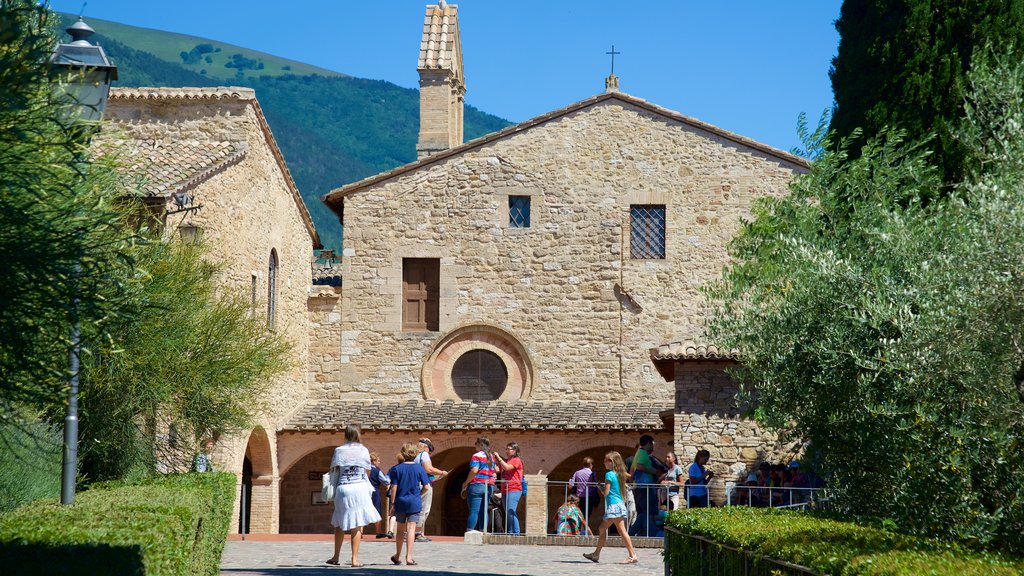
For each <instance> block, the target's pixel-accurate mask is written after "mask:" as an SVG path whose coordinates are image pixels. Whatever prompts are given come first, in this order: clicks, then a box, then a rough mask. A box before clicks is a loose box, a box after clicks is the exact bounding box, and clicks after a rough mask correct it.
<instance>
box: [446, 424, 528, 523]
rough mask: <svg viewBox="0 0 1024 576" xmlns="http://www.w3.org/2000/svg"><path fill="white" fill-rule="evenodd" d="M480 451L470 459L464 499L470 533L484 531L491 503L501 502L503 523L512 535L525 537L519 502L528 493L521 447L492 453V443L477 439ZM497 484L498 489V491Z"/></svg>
mask: <svg viewBox="0 0 1024 576" xmlns="http://www.w3.org/2000/svg"><path fill="white" fill-rule="evenodd" d="M475 447H476V450H477V451H476V452H475V453H474V454H473V456H472V457H471V458H470V460H469V475H467V476H466V481H465V482H463V483H462V492H461V494H462V497H463V498H465V499H466V501H467V503H468V505H469V517H468V518H467V520H466V530H467V531H468V530H483V528H484V526H485V525H486V523H487V516H488V514H487V511H488V508H489V506H490V503H491V502H492V501H494V500H497V504H498V506H497V507H496V508H497V510H498V512H499V514H500V516H499V517H498V518H499V520H500V521H502V522H503V523H504V526H505V527H506V528H507V530H506V531H507V532H508V533H509V534H521V533H522V527H521V526H520V524H519V512H518V509H519V501H520V499H522V496H523V494H524V493H525V492H526V482H525V480H524V478H523V459H522V451H521V450H520V448H519V444H517V443H515V442H509V443H508V444H506V445H505V454H504V455H502V454H499V453H498V452H497V451H491V441H490V440H488V439H487V438H486V437H484V436H481V437H479V438H477V439H476V443H475ZM495 485H497V486H498V489H497V490H495Z"/></svg>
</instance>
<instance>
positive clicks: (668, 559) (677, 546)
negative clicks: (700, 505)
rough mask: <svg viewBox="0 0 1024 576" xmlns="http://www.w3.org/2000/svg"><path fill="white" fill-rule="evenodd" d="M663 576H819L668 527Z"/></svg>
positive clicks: (806, 569)
mask: <svg viewBox="0 0 1024 576" xmlns="http://www.w3.org/2000/svg"><path fill="white" fill-rule="evenodd" d="M664 557H665V576H672V575H678V576H682V575H685V576H712V575H717V574H728V575H730V576H819V573H818V572H815V571H814V570H811V569H810V568H807V567H806V566H799V565H797V564H791V563H789V562H785V561H783V560H776V559H774V558H769V557H767V556H761V555H759V554H754V553H752V552H747V551H745V550H740V549H738V548H733V547H731V546H726V545H724V544H720V543H718V542H715V541H713V540H708V539H707V538H704V537H702V536H697V535H694V534H683V533H682V532H679V531H678V530H675V529H673V528H671V527H669V528H668V529H667V530H666V533H665V550H664Z"/></svg>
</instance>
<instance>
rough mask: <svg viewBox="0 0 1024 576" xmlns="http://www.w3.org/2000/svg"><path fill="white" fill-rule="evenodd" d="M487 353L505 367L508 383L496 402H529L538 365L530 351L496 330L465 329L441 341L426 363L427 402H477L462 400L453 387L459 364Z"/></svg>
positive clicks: (480, 326) (422, 376) (423, 378)
mask: <svg viewBox="0 0 1024 576" xmlns="http://www.w3.org/2000/svg"><path fill="white" fill-rule="evenodd" d="M473 350H485V351H487V352H490V353H492V354H494V355H495V356H497V357H498V358H499V359H500V360H501V361H502V363H503V364H504V365H505V371H506V373H507V375H508V379H507V381H506V384H505V389H504V391H503V392H502V393H501V396H499V397H498V398H496V399H495V401H505V402H515V401H517V400H526V399H528V398H529V397H530V395H531V394H532V393H533V381H534V365H533V361H532V360H531V359H530V356H529V353H528V352H527V350H526V348H525V347H524V346H523V345H522V344H521V343H520V342H519V340H518V339H517V338H515V337H514V336H512V335H511V334H510V333H508V332H506V331H505V330H502V329H501V328H498V327H496V326H489V325H483V324H474V325H469V326H462V327H460V328H456V329H454V330H452V331H451V332H449V333H448V334H446V335H444V336H442V337H441V338H439V339H438V340H437V341H436V342H435V344H434V346H433V347H432V348H431V350H430V353H429V354H428V355H427V357H426V359H425V360H424V362H423V368H422V371H421V374H420V380H421V384H422V388H423V397H424V398H426V399H427V400H439V401H443V400H453V401H457V402H462V401H465V402H473V401H474V399H473V398H461V397H459V395H458V394H457V393H456V391H455V387H454V386H453V384H452V369H453V368H454V366H455V362H456V361H457V360H458V359H459V358H460V357H462V356H463V355H464V354H466V353H467V352H471V351H473Z"/></svg>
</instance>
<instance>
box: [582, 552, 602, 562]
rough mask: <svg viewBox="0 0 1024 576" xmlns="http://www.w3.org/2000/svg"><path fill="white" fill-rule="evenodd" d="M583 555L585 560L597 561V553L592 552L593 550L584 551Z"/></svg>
mask: <svg viewBox="0 0 1024 576" xmlns="http://www.w3.org/2000/svg"><path fill="white" fill-rule="evenodd" d="M583 557H584V558H586V559H587V560H590V561H591V562H597V561H598V556H597V554H594V553H593V552H584V553H583Z"/></svg>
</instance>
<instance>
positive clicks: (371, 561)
mask: <svg viewBox="0 0 1024 576" xmlns="http://www.w3.org/2000/svg"><path fill="white" fill-rule="evenodd" d="M331 547H332V543H331V542H329V541H320V542H309V541H303V542H254V541H245V542H239V541H229V542H228V543H227V545H226V546H225V548H224V556H223V557H222V559H221V576H329V575H331V574H337V575H341V574H351V575H352V576H357V575H368V576H399V575H403V574H410V573H415V574H419V575H421V576H448V575H456V574H492V575H500V574H504V575H530V576H569V575H573V576H577V575H578V576H640V575H652V576H653V575H660V574H664V567H663V564H662V562H661V550H658V549H653V548H648V549H639V550H637V554H638V555H639V556H640V563H639V564H634V565H625V566H624V565H619V564H616V562H620V561H622V560H623V559H625V557H626V550H625V549H624V548H605V550H604V551H603V552H602V553H601V562H600V563H599V564H593V563H591V562H589V561H588V560H585V559H584V558H583V556H582V554H583V553H584V552H589V551H590V550H591V548H583V547H577V546H528V545H517V546H501V545H495V544H488V545H484V546H472V545H469V544H464V543H462V542H437V541H435V542H426V543H421V544H416V547H415V548H414V552H415V558H416V561H417V562H418V563H419V565H418V566H405V565H402V566H395V565H393V564H391V561H390V560H389V557H390V556H391V555H392V554H394V552H395V545H394V543H393V542H375V541H369V542H363V545H362V547H361V548H360V553H359V556H360V558H359V559H360V561H361V562H363V563H365V567H363V568H352V567H350V566H346V565H345V564H344V563H345V562H346V561H347V560H348V558H349V543H348V540H347V539H346V541H345V546H344V548H343V549H342V553H341V560H342V565H341V566H340V567H339V566H328V565H326V564H324V560H326V559H327V558H329V557H330V556H331V551H332V548H331Z"/></svg>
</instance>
